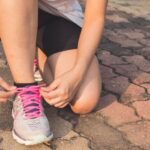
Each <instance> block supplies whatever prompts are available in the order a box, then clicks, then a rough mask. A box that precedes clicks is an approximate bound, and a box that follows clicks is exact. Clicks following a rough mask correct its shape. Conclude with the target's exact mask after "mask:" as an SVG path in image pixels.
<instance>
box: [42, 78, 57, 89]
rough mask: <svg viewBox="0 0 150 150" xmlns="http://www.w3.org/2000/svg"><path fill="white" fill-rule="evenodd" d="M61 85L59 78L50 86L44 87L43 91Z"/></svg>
mask: <svg viewBox="0 0 150 150" xmlns="http://www.w3.org/2000/svg"><path fill="white" fill-rule="evenodd" d="M58 85H59V81H58V80H54V81H53V82H52V83H51V84H50V85H49V86H48V87H42V88H41V90H43V91H52V90H54V89H56V88H57V87H58Z"/></svg>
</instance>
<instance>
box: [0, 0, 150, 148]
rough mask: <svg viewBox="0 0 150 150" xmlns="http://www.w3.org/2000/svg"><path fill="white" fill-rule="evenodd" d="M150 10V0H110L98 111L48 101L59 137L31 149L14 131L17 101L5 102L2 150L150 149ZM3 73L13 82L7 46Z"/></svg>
mask: <svg viewBox="0 0 150 150" xmlns="http://www.w3.org/2000/svg"><path fill="white" fill-rule="evenodd" d="M81 2H82V3H83V0H81ZM149 8H150V1H148V0H139V1H135V0H132V1H129V0H126V1H125V0H110V1H109V3H108V8H107V16H106V25H105V30H104V34H103V38H102V41H101V44H100V48H98V50H97V57H98V59H99V64H100V68H101V73H102V82H103V92H102V97H101V100H100V102H99V104H98V105H97V107H96V109H95V111H94V112H92V113H91V114H88V115H81V116H79V115H76V114H73V113H72V112H71V110H70V109H69V108H65V109H62V110H61V109H60V110H59V109H55V108H52V107H49V106H47V105H45V110H46V114H47V116H48V119H49V122H50V125H51V128H52V130H53V131H54V139H53V140H52V141H51V142H50V143H45V144H40V145H37V146H29V147H26V146H23V145H20V144H18V143H16V142H15V141H14V140H13V138H12V135H11V129H12V117H11V108H12V103H11V102H9V101H8V102H7V103H6V104H0V150H10V149H11V150H18V149H19V150H28V149H30V150H32V149H33V150H36V149H38V150H150V12H149ZM0 76H2V77H4V79H5V80H7V81H9V82H10V83H12V78H11V75H10V71H9V68H8V65H7V62H6V59H5V57H4V55H3V52H2V47H1V46H0Z"/></svg>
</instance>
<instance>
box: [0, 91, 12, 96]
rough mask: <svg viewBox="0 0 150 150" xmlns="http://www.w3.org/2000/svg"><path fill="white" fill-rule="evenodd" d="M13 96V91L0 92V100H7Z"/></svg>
mask: <svg viewBox="0 0 150 150" xmlns="http://www.w3.org/2000/svg"><path fill="white" fill-rule="evenodd" d="M14 94H15V92H14V91H11V92H5V91H0V98H9V97H10V96H13V95H14Z"/></svg>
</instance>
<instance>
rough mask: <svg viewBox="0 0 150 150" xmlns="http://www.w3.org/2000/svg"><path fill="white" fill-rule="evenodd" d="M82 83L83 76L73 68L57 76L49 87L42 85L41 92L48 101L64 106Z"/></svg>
mask: <svg viewBox="0 0 150 150" xmlns="http://www.w3.org/2000/svg"><path fill="white" fill-rule="evenodd" d="M80 83H81V77H79V75H78V73H77V72H76V71H75V70H73V69H72V70H70V71H68V72H66V73H64V74H62V75H61V76H59V77H57V78H56V79H55V80H54V81H53V82H52V83H51V84H50V85H49V86H48V87H42V88H41V91H40V92H41V95H42V96H43V97H44V99H45V100H46V101H47V103H49V104H50V105H53V106H54V107H58V108H64V107H65V106H67V105H68V104H69V103H70V101H71V100H72V99H73V97H74V95H75V93H76V91H77V89H78V87H79V85H80Z"/></svg>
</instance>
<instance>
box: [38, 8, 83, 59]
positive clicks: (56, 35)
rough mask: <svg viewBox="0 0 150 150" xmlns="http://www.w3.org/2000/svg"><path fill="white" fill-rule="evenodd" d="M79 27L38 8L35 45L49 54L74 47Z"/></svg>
mask: <svg viewBox="0 0 150 150" xmlns="http://www.w3.org/2000/svg"><path fill="white" fill-rule="evenodd" d="M80 32H81V27H79V26H78V25H76V24H75V23H73V22H71V21H69V20H67V19H65V18H63V17H59V16H55V15H52V14H50V13H47V12H45V11H43V10H41V9H39V18H38V34H37V46H38V47H39V48H40V49H41V50H42V51H43V52H44V53H45V54H46V56H47V57H48V56H50V55H52V54H54V53H57V52H61V51H65V50H70V49H76V48H77V46H78V41H79V36H80Z"/></svg>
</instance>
